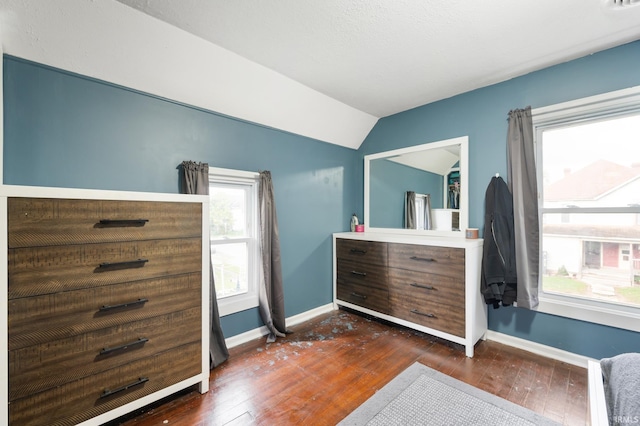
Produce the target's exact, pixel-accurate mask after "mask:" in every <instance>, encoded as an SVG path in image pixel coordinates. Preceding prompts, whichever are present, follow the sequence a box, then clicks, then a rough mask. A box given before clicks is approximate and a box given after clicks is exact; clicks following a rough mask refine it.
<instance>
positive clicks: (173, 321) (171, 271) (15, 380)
mask: <svg viewBox="0 0 640 426" xmlns="http://www.w3.org/2000/svg"><path fill="white" fill-rule="evenodd" d="M30 192H36V193H39V192H38V191H35V190H30ZM50 192H51V191H50ZM53 192H56V193H57V192H62V193H63V194H62V195H78V196H82V195H87V194H88V195H89V196H90V198H80V197H79V198H72V197H67V196H65V197H45V196H29V197H21V196H7V197H3V198H2V204H3V210H4V211H6V224H5V225H6V235H7V247H8V251H7V259H6V260H7V261H6V266H7V269H6V295H7V296H6V301H7V308H6V309H7V313H6V315H7V316H6V318H7V330H8V336H7V340H6V345H7V353H8V356H7V359H6V364H7V368H8V373H9V380H8V390H7V396H6V398H7V403H8V413H7V415H8V423H9V424H11V425H22V424H25V425H26V424H28V425H74V424H79V423H83V422H86V423H87V424H99V423H103V422H105V421H108V420H110V419H113V418H116V417H119V416H121V415H123V414H125V413H127V412H129V411H131V410H133V409H135V408H139V407H141V406H143V405H146V404H148V403H150V402H152V401H154V400H157V399H160V398H162V397H164V396H167V395H169V394H171V393H173V392H175V391H177V390H179V389H180V388H184V387H188V386H191V385H193V384H196V383H198V384H199V385H200V391H201V392H206V391H207V390H208V377H209V369H208V358H209V356H208V330H207V328H208V326H207V325H208V322H209V321H208V305H207V302H206V301H208V297H209V296H208V293H209V292H208V275H207V276H206V277H204V278H205V279H203V274H202V271H203V265H205V264H206V262H208V259H207V257H208V250H207V251H205V249H206V247H207V244H208V238H205V241H204V243H203V229H206V225H205V226H203V218H204V216H203V214H204V213H203V205H205V203H204V202H203V199H202V197H195V198H194V196H168V195H161V194H145V195H144V196H143V197H142V198H143V199H142V200H137V199H135V198H136V194H135V193H124V194H120V193H113V192H107V193H104V194H103V193H101V191H79V192H75V191H57V190H56V191H53ZM68 192H71V194H69V193H68ZM101 195H104V196H110V197H111V198H110V199H107V198H100V197H101ZM140 195H141V194H138V196H140ZM118 197H121V198H123V199H117V198H118ZM114 198H115V199H114ZM204 211H205V212H207V211H208V209H204ZM204 222H207V221H206V220H205V221H204ZM203 256H204V259H203ZM203 260H204V261H203ZM205 270H206V269H205ZM3 275H4V273H3Z"/></svg>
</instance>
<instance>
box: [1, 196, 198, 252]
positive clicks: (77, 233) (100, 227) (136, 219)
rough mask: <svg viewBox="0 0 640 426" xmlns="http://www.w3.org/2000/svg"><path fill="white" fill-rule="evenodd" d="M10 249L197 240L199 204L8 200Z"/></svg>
mask: <svg viewBox="0 0 640 426" xmlns="http://www.w3.org/2000/svg"><path fill="white" fill-rule="evenodd" d="M7 216H8V217H7V219H8V230H9V247H10V248H15V247H34V246H50V245H66V244H84V243H104V242H115V241H131V240H149V239H164V238H184V237H199V236H200V235H201V233H202V206H201V204H199V203H172V202H150V201H110V200H68V199H39V198H9V199H8V213H7Z"/></svg>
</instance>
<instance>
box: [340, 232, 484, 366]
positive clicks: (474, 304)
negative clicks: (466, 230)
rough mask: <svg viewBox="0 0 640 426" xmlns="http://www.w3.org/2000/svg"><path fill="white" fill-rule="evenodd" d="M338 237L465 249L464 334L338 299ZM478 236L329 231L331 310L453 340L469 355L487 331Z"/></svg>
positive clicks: (480, 250)
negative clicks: (344, 309) (350, 311)
mask: <svg viewBox="0 0 640 426" xmlns="http://www.w3.org/2000/svg"><path fill="white" fill-rule="evenodd" d="M338 238H344V239H351V240H363V241H377V242H386V243H400V244H415V245H425V246H438V247H453V248H462V249H464V250H465V265H464V270H465V337H459V336H454V335H453V334H449V333H445V332H442V331H439V330H435V329H433V328H429V327H425V326H423V325H420V324H416V323H413V322H410V321H406V320H403V319H400V318H396V317H393V316H391V315H387V314H383V313H381V312H377V311H374V310H371V309H367V308H363V307H362V306H358V305H355V304H353V303H349V302H346V301H344V300H340V299H338V296H337V295H338V293H337V264H336V240H337V239H338ZM482 245H483V240H482V239H475V240H467V239H465V238H449V237H430V236H422V235H421V236H415V235H407V234H390V233H375V232H341V233H336V234H333V303H334V307H335V309H338V307H339V306H344V307H347V308H350V309H353V310H355V311H358V312H363V313H366V314H369V315H371V316H374V317H377V318H381V319H384V320H387V321H390V322H392V323H395V324H399V325H403V326H405V327H409V328H412V329H414V330H418V331H422V332H424V333H427V334H431V335H433V336H437V337H440V338H442V339H445V340H448V341H451V342H455V343H458V344H461V345H464V347H465V354H466V355H467V356H468V357H470V358H472V357H473V349H474V345H475V344H476V343H477V342H478V340H480V339H482V340H484V339H485V337H486V332H487V305H486V304H485V303H484V299H483V297H482V295H481V294H480V267H481V264H482Z"/></svg>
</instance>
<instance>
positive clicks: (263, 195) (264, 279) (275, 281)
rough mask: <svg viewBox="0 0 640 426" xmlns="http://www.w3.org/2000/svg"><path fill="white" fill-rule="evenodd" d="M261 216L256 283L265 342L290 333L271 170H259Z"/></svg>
mask: <svg viewBox="0 0 640 426" xmlns="http://www.w3.org/2000/svg"><path fill="white" fill-rule="evenodd" d="M258 205H259V216H260V252H261V255H262V271H261V272H262V273H261V274H260V283H259V293H258V296H259V310H260V316H261V317H262V321H263V322H264V324H265V325H266V326H267V328H268V329H269V335H268V336H267V343H272V342H275V341H276V337H284V336H285V334H286V333H291V331H289V330H287V327H286V325H285V315H284V291H283V287H282V261H281V259H280V236H279V234H278V218H277V215H276V204H275V197H274V192H273V182H272V180H271V172H269V171H262V172H260V188H259V189H258Z"/></svg>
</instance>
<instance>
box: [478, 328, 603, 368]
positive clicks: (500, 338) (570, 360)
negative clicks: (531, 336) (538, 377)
mask: <svg viewBox="0 0 640 426" xmlns="http://www.w3.org/2000/svg"><path fill="white" fill-rule="evenodd" d="M487 339H488V340H493V341H494V342H498V343H502V344H504V345H508V346H513V347H514V348H518V349H522V350H525V351H527V352H531V353H534V354H536V355H541V356H544V357H547V358H551V359H555V360H557V361H561V362H566V363H567V364H571V365H575V366H578V367H583V368H587V365H588V362H589V360H591V361H594V359H593V358H589V357H586V356H583V355H578V354H574V353H573V352H567V351H563V350H562V349H557V348H554V347H552V346H547V345H543V344H540V343H536V342H532V341H530V340H525V339H521V338H519V337H514V336H510V335H508V334H504V333H498V332H497V331H493V330H487Z"/></svg>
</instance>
